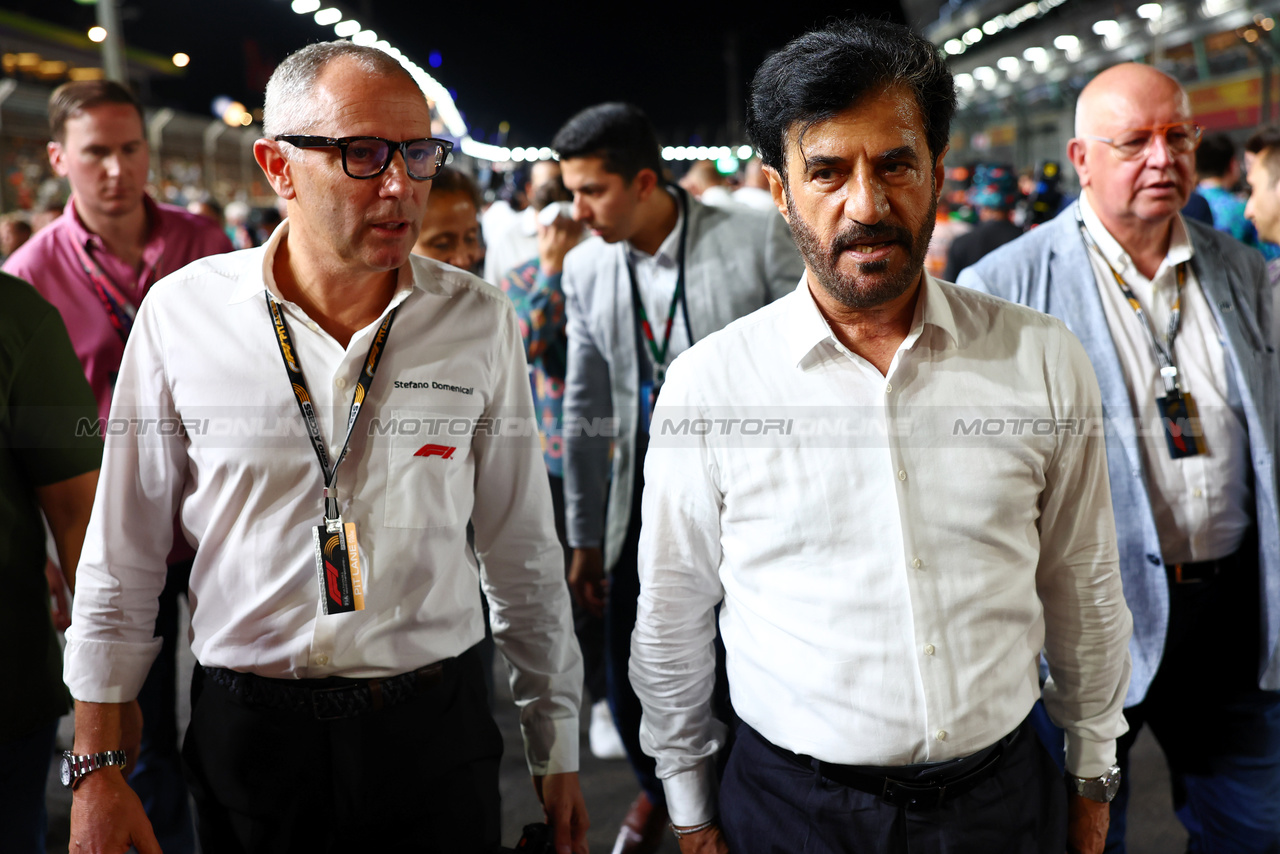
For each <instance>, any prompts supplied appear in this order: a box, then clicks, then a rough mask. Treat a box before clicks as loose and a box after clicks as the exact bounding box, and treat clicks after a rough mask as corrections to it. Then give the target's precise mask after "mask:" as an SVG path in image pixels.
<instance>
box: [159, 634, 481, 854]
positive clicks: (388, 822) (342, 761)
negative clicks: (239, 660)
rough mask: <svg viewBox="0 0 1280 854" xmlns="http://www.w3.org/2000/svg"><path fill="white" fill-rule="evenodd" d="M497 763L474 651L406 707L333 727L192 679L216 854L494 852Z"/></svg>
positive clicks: (198, 780)
mask: <svg viewBox="0 0 1280 854" xmlns="http://www.w3.org/2000/svg"><path fill="white" fill-rule="evenodd" d="M199 672H200V671H199V669H198V668H197V673H199ZM501 757H502V736H501V734H500V733H499V731H498V727H497V725H496V724H495V723H494V721H493V717H492V716H491V715H490V714H489V708H488V702H487V699H486V697H485V688H484V681H483V677H482V673H481V664H480V657H479V655H478V654H477V652H476V650H475V649H474V648H473V649H471V650H469V651H468V652H466V653H464V654H463V655H462V656H460V657H459V658H458V659H457V661H456V662H455V664H454V665H453V666H451V667H450V668H449V669H448V670H447V672H446V674H445V676H444V679H443V680H442V682H441V683H440V684H439V685H437V686H435V687H433V688H431V689H429V690H427V691H425V692H423V693H421V694H419V695H418V696H416V697H414V698H413V699H412V700H410V701H408V702H406V703H403V704H401V705H398V706H393V707H391V708H385V709H381V710H379V711H368V712H365V713H363V714H360V715H357V716H355V717H350V718H343V719H339V720H316V719H315V718H314V717H310V716H304V715H301V714H296V713H291V712H282V711H276V710H265V709H261V708H249V707H247V706H246V705H244V704H243V703H241V702H240V701H239V700H238V699H237V698H235V697H234V696H232V695H231V694H230V693H229V692H228V691H227V690H226V689H224V688H223V687H221V686H219V685H217V684H214V683H213V682H212V681H210V680H209V679H198V678H197V679H196V680H194V684H193V686H192V713H191V724H190V726H189V728H188V730H187V737H186V741H185V743H184V747H183V758H184V760H185V762H186V766H187V775H188V783H189V785H190V786H191V792H192V795H193V796H194V798H195V801H196V808H197V816H198V822H197V824H198V831H199V836H200V844H201V847H202V849H203V850H204V851H206V852H209V854H240V852H245V854H250V852H253V853H254V854H256V852H262V854H267V852H271V854H286V852H299V854H303V852H305V854H317V853H318V852H327V851H332V852H339V851H341V852H351V851H396V852H423V853H424V854H426V852H430V854H472V852H474V854H490V852H492V851H494V850H496V849H497V847H498V846H499V844H500V842H501V826H500V822H501V813H500V808H499V798H498V763H499V760H500V759H501Z"/></svg>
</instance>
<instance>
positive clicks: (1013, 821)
mask: <svg viewBox="0 0 1280 854" xmlns="http://www.w3.org/2000/svg"><path fill="white" fill-rule="evenodd" d="M1020 729H1021V731H1020V732H1019V733H1018V737H1017V739H1015V740H1014V742H1013V744H1012V745H1010V746H1009V748H1008V749H1007V750H1006V751H1005V753H1004V756H1003V758H1002V760H1001V764H1000V767H999V769H998V770H997V771H996V772H995V773H994V774H993V775H992V776H991V777H989V778H987V779H986V780H984V781H982V782H981V783H979V784H978V785H977V786H976V787H975V788H973V789H972V790H970V791H968V792H965V793H963V794H961V795H958V796H957V797H956V798H954V799H953V800H951V801H949V802H944V803H943V804H942V805H941V806H938V807H935V808H933V809H920V810H915V809H905V808H900V807H896V806H892V805H890V804H887V803H885V802H884V801H882V800H881V799H880V798H879V797H877V796H876V795H871V794H867V793H866V792H862V791H859V790H857V789H851V788H848V787H847V786H842V785H840V784H839V783H834V782H831V781H830V780H827V779H825V778H823V777H821V776H819V775H818V773H817V772H816V771H814V770H813V769H812V768H804V767H801V766H800V765H799V764H797V763H796V762H794V761H791V760H788V759H785V758H783V757H782V756H779V755H778V754H777V753H776V752H774V750H773V748H772V747H770V746H769V745H768V743H767V742H765V740H764V738H763V737H762V736H761V735H760V734H759V733H757V732H756V731H755V730H753V729H752V728H751V727H749V726H747V725H746V724H742V725H740V726H739V727H738V733H737V740H736V742H735V743H734V747H733V753H732V754H731V755H730V756H729V765H728V767H727V768H726V769H725V774H724V782H723V783H722V784H721V786H720V825H721V828H722V830H723V831H724V834H725V837H726V839H727V841H728V843H729V850H731V851H733V852H734V854H908V852H910V854H979V852H980V854H1062V852H1063V850H1065V848H1066V844H1067V831H1066V828H1067V792H1066V786H1065V785H1064V784H1063V782H1062V777H1061V775H1060V774H1059V773H1058V769H1057V767H1056V766H1055V765H1054V764H1053V760H1052V759H1051V758H1050V756H1049V753H1048V751H1046V750H1045V749H1044V747H1043V746H1042V745H1041V743H1040V740H1039V739H1037V738H1036V736H1035V732H1034V731H1033V730H1032V728H1031V726H1030V724H1029V723H1023V724H1022V726H1021V728H1020Z"/></svg>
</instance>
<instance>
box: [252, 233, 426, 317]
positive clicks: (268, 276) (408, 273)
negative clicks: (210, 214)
mask: <svg viewBox="0 0 1280 854" xmlns="http://www.w3.org/2000/svg"><path fill="white" fill-rule="evenodd" d="M288 234H289V220H288V219H285V220H284V221H282V222H281V223H280V224H279V225H278V226H276V229H275V231H273V232H271V236H270V237H269V238H267V242H266V243H264V244H262V246H260V247H258V248H257V249H256V250H252V249H251V250H247V251H249V252H257V253H259V254H260V255H261V256H262V257H261V265H262V266H261V268H260V272H261V276H262V277H261V279H258V278H255V277H254V276H242V277H240V279H239V281H237V282H236V285H235V287H234V288H232V289H231V293H230V295H229V296H228V298H227V303H228V304H234V303H238V302H244V301H245V300H247V299H250V298H252V297H256V296H257V295H258V294H260V293H262V292H263V291H266V292H267V293H269V294H271V296H272V298H273V299H276V300H278V301H280V302H288V300H286V299H285V298H284V297H283V296H281V295H280V287H279V285H277V284H276V275H275V270H274V264H275V258H276V252H277V251H278V250H279V248H280V244H281V243H283V242H284V239H285V237H286V236H287V235H288ZM414 288H418V289H419V290H426V288H425V287H424V283H422V282H419V281H418V280H417V277H416V275H415V272H414V265H413V264H412V263H411V262H406V263H405V264H404V265H403V266H401V267H400V269H398V270H397V271H396V290H395V294H394V295H393V296H392V297H391V303H390V305H392V306H395V305H399V304H400V303H402V302H404V300H405V298H406V297H407V296H408V293H409V291H411V290H413V289H414Z"/></svg>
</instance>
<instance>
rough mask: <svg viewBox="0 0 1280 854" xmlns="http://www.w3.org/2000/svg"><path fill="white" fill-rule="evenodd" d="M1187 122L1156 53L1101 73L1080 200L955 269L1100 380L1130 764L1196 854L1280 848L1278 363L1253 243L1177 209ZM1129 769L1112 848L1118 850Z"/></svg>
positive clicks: (1078, 151)
mask: <svg viewBox="0 0 1280 854" xmlns="http://www.w3.org/2000/svg"><path fill="white" fill-rule="evenodd" d="M1201 133H1202V131H1201V129H1200V127H1199V126H1198V125H1197V124H1196V123H1195V121H1194V118H1193V116H1192V113H1191V106H1190V103H1189V101H1188V99H1187V95H1186V93H1185V92H1184V91H1183V89H1182V87H1181V86H1180V85H1179V84H1178V83H1177V81H1175V80H1174V79H1172V78H1171V77H1169V76H1167V75H1165V74H1163V73H1161V72H1159V71H1156V70H1155V69H1153V68H1150V67H1148V66H1144V65H1136V64H1124V65H1118V66H1115V67H1113V68H1110V69H1108V70H1106V71H1104V72H1102V73H1101V74H1099V75H1098V76H1097V77H1095V78H1094V79H1093V81H1092V82H1090V83H1089V85H1088V86H1086V87H1085V89H1084V91H1083V92H1082V93H1081V95H1080V100H1079V103H1078V105H1077V108H1076V133H1075V138H1074V139H1072V140H1071V142H1070V144H1069V147H1068V154H1069V155H1070V157H1071V162H1072V164H1073V165H1074V166H1075V168H1076V172H1077V173H1078V174H1079V176H1080V184H1081V186H1082V187H1083V192H1082V194H1081V197H1080V201H1079V203H1078V204H1076V205H1072V206H1071V207H1070V208H1068V209H1067V210H1066V211H1064V212H1063V213H1062V214H1060V215H1059V216H1058V217H1057V218H1056V219H1054V220H1053V221H1052V222H1049V223H1046V224H1045V225H1043V226H1041V227H1040V228H1038V229H1036V230H1035V231H1033V232H1031V233H1030V234H1027V235H1025V236H1023V237H1021V238H1019V239H1018V240H1016V241H1014V242H1013V243H1010V244H1007V245H1006V246H1004V247H1002V248H1001V249H999V250H997V251H996V252H994V253H992V254H991V255H989V256H987V257H986V258H984V259H983V260H982V261H981V262H980V263H978V264H977V265H975V266H974V267H971V268H969V269H968V270H967V271H965V272H964V273H963V274H961V275H960V277H959V278H960V284H963V285H969V286H971V287H974V288H978V289H980V290H984V291H987V292H988V293H992V294H995V295H997V296H1002V297H1005V298H1007V299H1013V300H1016V301H1018V302H1021V303H1024V304H1026V305H1029V306H1031V307H1033V308H1037V309H1039V310H1041V311H1045V312H1048V313H1049V314H1052V315H1055V316H1057V317H1059V318H1061V319H1062V320H1064V321H1065V322H1066V323H1067V325H1068V326H1069V327H1070V328H1071V330H1072V331H1073V332H1074V333H1075V334H1076V335H1077V336H1078V337H1079V338H1080V340H1081V342H1082V343H1083V344H1084V346H1085V349H1086V350H1087V351H1088V352H1089V356H1090V359H1091V361H1092V362H1093V367H1094V370H1095V372H1096V373H1097V376H1098V381H1099V384H1100V385H1101V387H1102V397H1103V404H1102V413H1101V414H1102V422H1101V423H1102V425H1104V428H1105V431H1106V439H1107V458H1108V467H1109V470H1110V480H1111V496H1112V501H1113V503H1114V506H1115V514H1116V530H1117V534H1118V537H1119V545H1120V567H1121V572H1122V575H1123V579H1124V591H1125V598H1126V600H1127V601H1128V603H1129V608H1130V610H1131V611H1132V612H1133V621H1134V626H1133V639H1132V641H1131V644H1130V651H1131V653H1132V658H1133V676H1132V679H1131V681H1130V683H1129V694H1128V697H1127V698H1126V701H1125V706H1126V708H1125V717H1126V718H1127V720H1128V722H1129V727H1130V731H1129V733H1128V734H1126V735H1125V736H1122V737H1121V738H1120V740H1119V744H1118V756H1119V765H1120V766H1121V768H1122V769H1123V768H1125V766H1126V764H1127V758H1128V753H1129V749H1130V748H1131V747H1132V745H1133V743H1134V740H1135V739H1136V738H1137V735H1138V732H1139V731H1140V730H1141V728H1142V727H1143V726H1144V725H1150V727H1151V731H1152V733H1153V735H1155V737H1156V739H1157V740H1158V741H1159V742H1160V745H1161V747H1162V748H1163V749H1164V752H1165V756H1166V757H1167V758H1168V760H1169V767H1170V772H1171V776H1172V778H1173V794H1174V805H1175V808H1176V809H1177V812H1178V817H1179V819H1181V821H1182V823H1183V824H1184V825H1185V827H1186V829H1187V832H1188V834H1189V836H1190V844H1189V847H1188V850H1189V851H1214V852H1275V851H1280V798H1277V792H1280V654H1277V641H1278V640H1280V511H1278V510H1277V501H1276V499H1277V482H1276V467H1275V453H1276V448H1277V445H1278V444H1280V403H1278V398H1280V363H1278V361H1277V356H1276V352H1275V350H1274V349H1273V347H1272V346H1271V344H1270V341H1271V340H1272V339H1271V334H1272V332H1271V330H1272V324H1273V323H1274V319H1273V318H1272V316H1271V315H1272V306H1271V300H1270V294H1269V289H1268V287H1267V284H1266V275H1265V269H1264V264H1263V259H1262V256H1261V255H1260V254H1258V252H1257V251H1256V250H1253V249H1250V248H1248V247H1245V246H1244V245H1242V244H1241V243H1239V242H1237V241H1236V240H1234V239H1233V238H1231V237H1230V236H1229V235H1225V234H1223V233H1221V232H1217V231H1214V230H1213V229H1211V228H1209V227H1207V226H1203V225H1201V224H1200V223H1197V222H1192V221H1188V220H1185V219H1184V218H1183V217H1182V216H1180V215H1179V210H1180V209H1181V208H1182V206H1183V204H1184V203H1185V202H1186V200H1187V196H1188V194H1189V193H1190V191H1191V189H1192V187H1193V172H1194V160H1195V150H1196V146H1197V145H1198V144H1199V141H1200V137H1201ZM1128 794H1129V790H1128V780H1127V775H1125V776H1124V777H1122V782H1121V785H1120V789H1119V793H1118V794H1117V796H1116V798H1115V800H1113V801H1112V802H1111V829H1110V833H1109V836H1108V845H1107V850H1108V851H1123V850H1124V831H1125V806H1126V804H1127V802H1128Z"/></svg>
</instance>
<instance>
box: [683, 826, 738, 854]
mask: <svg viewBox="0 0 1280 854" xmlns="http://www.w3.org/2000/svg"><path fill="white" fill-rule="evenodd" d="M680 854H729V843H728V842H725V841H724V834H722V833H721V832H720V826H719V825H715V824H713V825H711V826H710V827H708V828H707V829H706V830H699V831H698V832H697V833H690V834H688V835H686V836H682V837H680Z"/></svg>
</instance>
